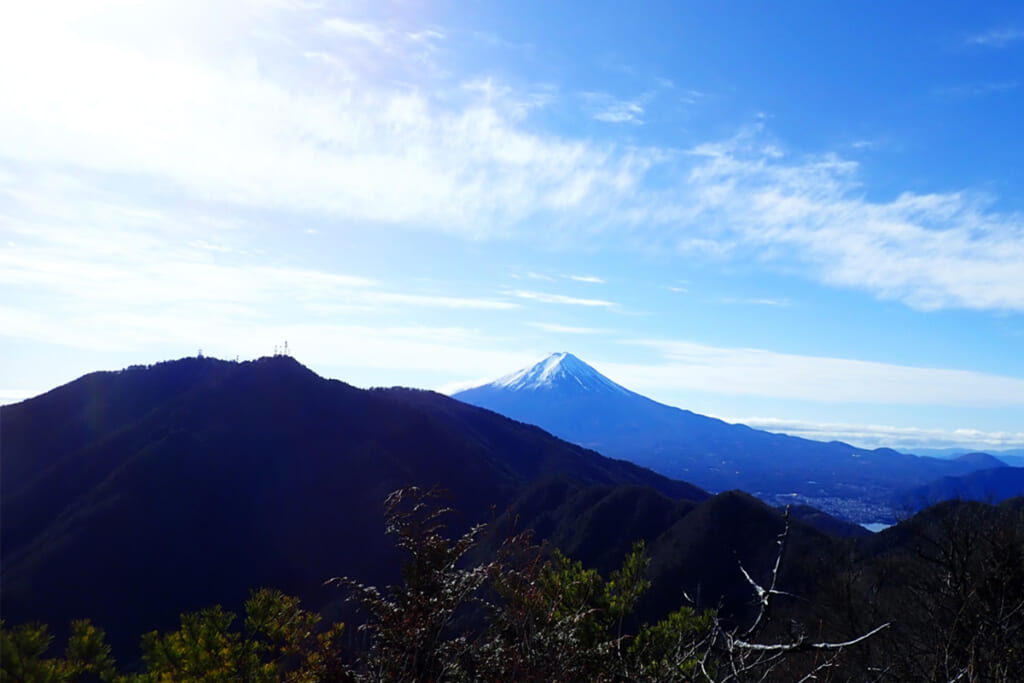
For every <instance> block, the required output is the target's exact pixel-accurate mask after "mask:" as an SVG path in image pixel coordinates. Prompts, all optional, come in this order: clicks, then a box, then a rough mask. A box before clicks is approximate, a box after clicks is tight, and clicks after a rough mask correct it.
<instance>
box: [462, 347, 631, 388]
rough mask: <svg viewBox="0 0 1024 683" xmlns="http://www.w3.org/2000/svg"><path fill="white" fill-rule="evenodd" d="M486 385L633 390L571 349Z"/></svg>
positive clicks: (494, 386) (492, 386)
mask: <svg viewBox="0 0 1024 683" xmlns="http://www.w3.org/2000/svg"><path fill="white" fill-rule="evenodd" d="M484 387H491V388H495V389H505V390H508V391H538V390H548V391H550V390H559V389H574V390H577V391H578V390H580V389H582V390H584V391H614V392H621V393H630V392H629V390H627V389H626V388H625V387H623V386H621V385H618V384H616V383H615V382H613V381H611V380H610V379H608V378H607V377H605V376H604V375H602V374H601V373H600V372H598V371H597V370H595V369H594V368H592V367H590V366H589V365H587V364H586V363H584V362H583V361H581V360H580V359H579V358H577V357H576V356H574V355H572V354H571V353H568V352H567V351H560V352H558V353H552V354H551V355H549V356H547V357H545V358H544V359H542V360H541V361H539V362H537V363H536V364H534V365H531V366H530V367H528V368H523V369H522V370H518V371H516V372H513V373H512V374H510V375H505V376H504V377H502V378H500V379H497V380H495V381H493V382H491V383H489V384H485V385H484ZM484 387H480V388H484Z"/></svg>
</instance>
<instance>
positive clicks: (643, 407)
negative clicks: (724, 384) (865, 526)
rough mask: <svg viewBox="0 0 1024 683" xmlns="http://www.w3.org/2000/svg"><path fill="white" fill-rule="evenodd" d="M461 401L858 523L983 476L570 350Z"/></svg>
mask: <svg viewBox="0 0 1024 683" xmlns="http://www.w3.org/2000/svg"><path fill="white" fill-rule="evenodd" d="M454 397H455V398H457V399H459V400H460V401H464V402H466V403H470V404H473V405H476V406H480V407H482V408H487V409H489V410H493V411H494V412H497V413H500V414H502V415H505V416H507V417H511V418H513V419H515V420H519V421H521V422H527V423H531V424H535V425H538V426H540V427H542V428H544V429H546V430H547V431H549V432H551V433H552V434H554V435H555V436H559V437H561V438H563V439H566V440H568V441H572V442H574V443H577V444H579V445H581V446H585V447H587V448H592V449H594V450H596V451H598V452H600V453H603V454H604V455H607V456H610V457H614V458H622V459H626V460H631V461H633V462H635V463H637V464H638V465H642V466H644V467H648V468H650V469H652V470H654V471H656V472H660V473H661V474H664V475H667V476H669V477H674V478H677V479H683V480H686V481H689V482H692V483H693V484H696V485H697V486H701V487H703V488H706V489H708V490H711V491H723V490H728V489H736V488H739V489H743V490H745V491H748V492H750V493H752V494H754V495H756V496H758V497H759V498H762V499H763V500H765V501H767V502H769V503H772V504H782V503H792V502H796V503H806V504H810V505H814V506H815V507H818V508H820V509H823V510H825V511H827V512H829V513H830V514H833V515H836V516H839V517H844V518H846V519H849V520H851V521H856V522H878V521H892V520H893V517H894V510H893V503H892V501H893V499H894V495H895V494H896V493H897V492H898V491H902V490H903V489H905V488H906V487H908V486H915V485H922V484H926V483H928V482H931V481H934V480H936V479H938V478H940V477H944V476H956V475H961V474H965V473H968V472H971V471H974V470H976V469H978V466H977V465H976V464H975V463H972V462H970V461H968V460H942V459H938V458H927V457H918V456H914V455H907V454H904V453H898V452H896V451H894V450H892V449H888V448H881V449H876V450H866V449H862V448H856V447H854V446H851V445H849V444H845V443H842V442H838V441H833V442H830V443H823V442H820V441H811V440H809V439H802V438H798V437H793V436H788V435H785V434H774V433H771V432H765V431H760V430H757V429H752V428H751V427H748V426H746V425H742V424H730V423H727V422H724V421H722V420H718V419H715V418H711V417H707V416H705V415H699V414H697V413H693V412H691V411H689V410H681V409H679V408H674V407H671V406H667V405H664V404H662V403H658V402H657V401H654V400H651V399H649V398H647V397H645V396H642V395H640V394H637V393H635V392H633V391H630V390H629V389H627V388H625V387H623V386H621V385H620V384H617V383H616V382H614V381H612V380H611V379H609V378H607V377H605V376H604V375H602V374H601V373H599V372H598V371H597V370H595V369H594V368H592V367H591V366H590V365H588V364H587V363H585V362H583V361H582V360H580V359H579V358H577V357H576V356H574V355H572V354H571V353H566V352H561V353H554V354H551V355H550V356H548V357H546V358H544V359H543V360H541V361H540V362H538V363H537V364H535V365H533V366H531V367H528V368H524V369H522V370H519V371H517V372H514V373H512V374H510V375H506V376H504V377H502V378H500V379H497V380H495V381H493V382H490V383H488V384H484V385H482V386H478V387H475V388H472V389H467V390H465V391H461V392H458V393H456V394H454Z"/></svg>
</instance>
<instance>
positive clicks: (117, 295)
mask: <svg viewBox="0 0 1024 683" xmlns="http://www.w3.org/2000/svg"><path fill="white" fill-rule="evenodd" d="M20 4H21V5H22V6H21V7H17V6H12V7H5V8H4V9H3V10H0V402H11V401H14V400H19V399H21V398H24V397H27V396H31V395H35V394H38V393H40V392H42V391H45V390H47V389H49V388H51V387H53V386H56V385H58V384H62V383H64V382H67V381H70V380H71V379H74V378H75V377H77V376H79V375H81V374H83V373H85V372H88V371H92V370H96V369H117V368H121V367H124V366H126V365H129V364H133V363H152V362H156V361H159V360H164V359H168V358H176V357H181V356H185V355H194V354H195V353H196V352H197V350H198V349H202V350H203V352H204V353H205V354H207V355H215V356H219V357H224V358H235V357H236V356H237V357H239V358H242V359H247V358H254V357H258V356H261V355H267V354H270V353H272V352H273V350H274V347H275V346H276V345H280V344H283V342H284V341H285V340H287V341H288V343H289V347H290V349H291V350H292V353H293V355H294V356H295V357H296V358H298V359H299V360H300V361H302V362H303V363H305V364H307V365H308V366H310V367H311V368H313V369H314V370H316V371H317V372H319V373H321V374H323V375H325V376H329V377H336V378H339V379H343V380H345V381H348V382H351V383H353V384H356V385H358V386H382V385H396V384H401V385H412V386H421V387H428V388H442V389H445V390H451V389H452V388H454V387H458V386H465V385H466V384H468V383H472V382H474V381H482V380H485V379H490V378H493V377H497V376H499V375H503V374H506V373H508V372H510V371H512V370H515V369H517V368H518V367H521V366H523V365H526V364H528V363H530V362H533V361H535V360H537V359H538V358H539V357H541V356H543V355H545V354H547V353H548V352H551V351H559V350H568V351H572V352H573V353H575V354H576V355H578V356H580V357H581V358H583V359H584V360H586V361H588V362H589V363H591V364H592V365H594V366H595V367H596V368H597V369H598V370H600V371H602V372H604V373H605V374H607V375H608V376H609V377H611V378H612V379H614V380H616V381H618V382H620V383H621V384H624V385H626V386H628V387H630V388H632V389H634V390H636V391H639V392H641V393H644V394H647V395H649V396H651V397H653V398H655V399H658V400H661V401H663V402H666V403H669V404H671V405H677V406H680V407H684V408H689V409H692V410H694V411H697V412H701V413H706V414H711V415H716V416H719V417H723V418H725V419H729V420H735V421H744V422H747V423H748V424H752V425H755V426H761V427H766V428H770V429H775V430H780V431H788V432H791V433H797V434H803V435H810V436H814V437H816V438H823V439H831V438H842V439H844V440H847V441H850V442H853V443H856V444H858V445H867V446H875V445H890V446H894V447H899V448H906V449H912V448H913V447H932V446H947V445H948V446H964V447H972V448H973V447H976V448H988V449H998V448H1021V447H1024V352H1022V351H1024V173H1022V169H1021V161H1020V160H1021V159H1022V158H1024V136H1021V134H1020V129H1021V121H1022V119H1021V112H1022V111H1024V6H1022V5H1020V4H1019V3H998V2H993V3H985V4H984V5H977V4H968V3H927V4H922V3H895V2H894V3H853V2H850V3H760V2H686V3H680V2H668V3H635V4H631V5H627V4H624V3H620V2H607V3H601V2H588V3H551V2H528V3H497V2H495V3H487V2H460V3H426V2H415V1H409V2H400V3H386V2H372V3H370V2H367V3H359V2H355V3H331V2H323V3H319V2H310V1H306V0H248V1H246V2H243V1H241V0H239V1H238V2H230V3H207V2H193V1H191V0H185V1H177V2H146V3H139V2H125V1H118V0H85V1H74V2H71V1H65V2H35V3H20Z"/></svg>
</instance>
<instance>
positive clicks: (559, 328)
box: [526, 322, 608, 334]
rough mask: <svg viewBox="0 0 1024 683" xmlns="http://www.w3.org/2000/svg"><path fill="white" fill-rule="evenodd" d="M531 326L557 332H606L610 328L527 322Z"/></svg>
mask: <svg viewBox="0 0 1024 683" xmlns="http://www.w3.org/2000/svg"><path fill="white" fill-rule="evenodd" d="M526 324H527V325H529V326H530V327H534V328H536V329H538V330H543V331H544V332H553V333H555V334H605V333H607V332H608V330H605V329H601V328H598V327H575V326H573V325H561V324H558V323H537V322H533V323H526Z"/></svg>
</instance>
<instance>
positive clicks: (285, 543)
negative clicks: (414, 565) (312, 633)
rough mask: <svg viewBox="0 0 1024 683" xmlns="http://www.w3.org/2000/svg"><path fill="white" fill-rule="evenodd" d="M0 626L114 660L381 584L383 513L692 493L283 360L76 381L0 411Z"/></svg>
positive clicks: (420, 396) (449, 407)
mask: <svg viewBox="0 0 1024 683" xmlns="http://www.w3.org/2000/svg"><path fill="white" fill-rule="evenodd" d="M0 420H2V425H3V430H2V433H0V439H2V441H0V451H2V453H3V458H2V460H0V485H2V490H0V557H2V596H3V597H2V599H3V606H2V607H3V614H4V618H5V619H6V620H7V621H8V623H18V622H20V621H24V620H29V619H31V620H42V621H46V622H49V623H50V624H51V625H53V626H55V627H57V628H60V627H61V625H66V623H67V621H68V620H69V619H71V618H77V617H89V618H92V619H93V620H94V621H95V622H97V623H99V624H101V625H103V626H104V627H105V628H106V629H107V630H108V632H109V633H110V635H111V639H112V642H114V644H115V645H116V646H117V647H118V648H119V649H120V650H122V651H125V650H126V649H133V648H134V646H135V645H137V638H138V636H139V634H141V633H143V632H144V631H146V630H149V629H153V628H167V627H170V626H172V625H174V623H175V622H176V619H177V615H178V613H180V612H182V611H185V610H193V609H198V608H200V607H204V606H207V605H210V604H213V603H222V604H224V605H225V606H227V607H229V608H237V607H238V606H239V605H240V604H241V603H242V601H243V600H244V598H245V597H246V595H247V593H248V591H249V590H250V589H251V588H254V587H260V586H275V587H278V588H280V589H282V590H284V591H286V592H289V593H294V594H298V595H299V596H301V597H303V598H304V599H306V600H307V601H309V604H311V605H313V606H316V605H322V604H324V603H325V602H326V601H328V600H331V599H336V598H337V596H338V593H337V592H336V591H334V590H333V589H325V588H323V587H322V582H323V581H324V580H325V579H327V578H329V577H331V576H336V575H349V576H352V577H354V578H356V579H357V580H361V581H368V582H374V583H385V582H388V581H392V580H394V579H395V578H397V577H396V573H397V567H398V561H397V557H396V555H395V552H394V551H393V549H392V547H391V544H390V542H389V541H388V540H386V539H385V538H384V535H383V516H382V507H383V506H382V502H383V500H384V497H385V496H386V495H387V493H389V492H390V491H392V490H394V489H396V488H399V487H403V486H409V485H419V486H426V487H429V486H431V485H434V484H439V485H441V486H442V487H444V488H447V489H448V490H450V491H451V493H452V497H453V505H454V506H456V507H457V508H458V509H460V510H461V511H462V513H463V515H464V519H465V523H466V524H469V523H473V522H477V521H482V520H486V519H488V518H489V516H490V514H491V512H490V510H491V506H492V505H496V506H497V509H498V510H503V509H504V507H505V506H506V505H508V504H509V503H511V502H512V501H513V500H515V499H516V498H517V497H518V496H519V495H520V494H522V493H523V492H524V491H525V489H526V488H527V487H528V486H529V485H530V484H531V483H532V482H534V481H535V480H537V479H539V478H543V477H547V476H555V475H560V476H563V477H565V478H566V480H567V481H571V482H575V483H579V484H586V485H605V486H616V485H620V484H631V485H637V486H649V487H651V488H652V489H654V490H656V491H658V492H659V493H660V494H664V495H665V496H668V497H669V498H673V499H678V498H690V499H695V500H702V499H704V498H706V496H707V494H706V493H705V492H703V491H701V490H700V489H697V488H695V487H693V486H690V485H688V484H685V483H683V482H677V481H671V480H669V479H667V478H665V477H663V476H661V475H657V474H655V473H653V472H650V471H648V470H644V469H642V468H640V467H638V466H636V465H634V464H632V463H628V462H623V461H617V460H612V459H608V458H605V457H603V456H601V455H599V454H597V453H595V452H593V451H589V450H586V449H584V448H581V447H579V446H577V445H573V444H570V443H566V442H564V441H561V440H559V439H556V438H554V437H552V436H551V435H550V434H548V433H547V432H544V431H543V430H541V429H539V428H537V427H534V426H530V425H526V424H522V423H518V422H515V421H512V420H509V419H506V418H504V417H501V416H499V415H496V414H494V413H492V412H490V411H486V410H482V409H479V408H475V407H473V406H469V405H466V404H465V403H461V402H459V401H455V400H453V399H450V398H448V397H446V396H442V395H440V394H435V393H432V392H426V391H415V390H409V389H380V390H372V391H364V390H360V389H357V388H354V387H352V386H349V385H347V384H344V383H342V382H339V381H334V380H325V379H323V378H320V377H318V376H317V375H315V374H314V373H313V372H311V371H310V370H308V369H307V368H305V367H303V366H302V365H300V364H299V363H297V362H295V361H294V360H293V359H291V358H288V357H273V358H263V359H260V360H258V361H253V362H248V363H241V364H239V363H230V362H224V361H219V360H215V359H210V358H188V359H183V360H179V361H173V362H167V363H161V364H158V365H155V366H152V367H135V368H130V369H128V370H124V371H121V372H101V373H94V374H90V375H87V376H85V377H82V378H80V379H78V380H76V381H74V382H71V383H70V384H67V385H65V386H62V387H60V388H57V389H54V390H52V391H50V392H48V393H46V394H44V395H42V396H39V397H37V398H33V399H30V400H27V401H24V402H21V403H18V404H14V405H9V406H4V407H3V408H2V413H0Z"/></svg>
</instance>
